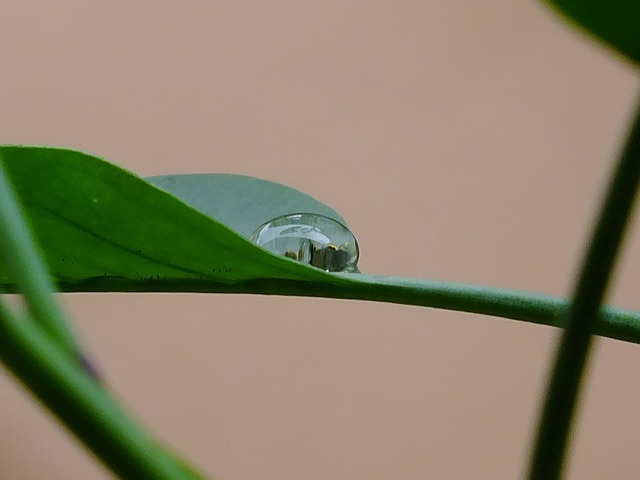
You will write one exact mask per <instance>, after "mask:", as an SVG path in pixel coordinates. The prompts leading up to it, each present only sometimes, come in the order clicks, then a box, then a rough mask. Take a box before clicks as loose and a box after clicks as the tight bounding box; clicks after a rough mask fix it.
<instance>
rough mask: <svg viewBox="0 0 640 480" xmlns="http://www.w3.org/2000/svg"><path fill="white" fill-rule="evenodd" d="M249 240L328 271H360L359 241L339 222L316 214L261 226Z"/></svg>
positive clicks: (300, 214) (284, 217)
mask: <svg viewBox="0 0 640 480" xmlns="http://www.w3.org/2000/svg"><path fill="white" fill-rule="evenodd" d="M249 239H250V240H251V241H252V242H253V243H255V244H256V245H259V246H260V247H262V248H264V249H265V250H268V251H270V252H271V253H275V254H278V255H284V256H285V257H288V258H291V259H293V260H297V261H299V262H301V263H304V264H307V265H311V266H313V267H317V268H320V269H322V270H325V271H327V272H354V271H357V265H358V257H359V255H360V252H359V248H358V242H357V240H356V238H355V237H354V236H353V234H352V233H351V231H350V230H349V229H348V228H347V227H345V226H344V225H343V224H341V223H340V222H338V221H336V220H334V219H332V218H329V217H326V216H324V215H319V214H316V213H292V214H287V215H283V216H281V217H276V218H274V219H272V220H269V221H268V222H267V223H265V224H263V225H262V226H260V227H259V228H258V229H257V230H256V231H255V232H254V233H253V235H251V237H249Z"/></svg>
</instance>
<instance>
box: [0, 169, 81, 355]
mask: <svg viewBox="0 0 640 480" xmlns="http://www.w3.org/2000/svg"><path fill="white" fill-rule="evenodd" d="M40 258H41V255H40V252H38V249H37V247H36V245H35V243H34V242H33V240H32V236H31V233H30V232H29V229H28V227H27V223H26V221H25V216H24V215H23V214H22V212H21V209H20V205H19V203H18V201H17V199H16V196H15V194H14V192H13V187H12V185H11V183H10V181H9V178H8V176H7V175H6V173H5V168H4V164H3V160H2V157H1V156H0V260H1V261H2V262H4V263H5V264H6V265H7V267H8V269H9V271H10V272H11V275H12V277H13V278H14V280H15V283H16V284H17V286H18V289H19V291H20V293H22V295H23V296H24V298H25V303H26V305H27V307H28V309H29V311H30V313H31V316H32V317H33V318H34V319H35V320H36V321H37V322H39V323H40V325H41V326H42V328H43V329H44V330H45V331H46V332H47V333H48V334H49V335H50V336H51V338H52V339H54V340H55V341H56V342H57V343H58V344H59V345H60V346H61V347H62V349H63V350H65V351H67V352H68V353H69V354H70V355H72V356H73V357H75V358H76V359H78V360H79V361H80V362H81V363H82V364H83V365H87V361H86V359H84V358H83V357H82V354H81V352H80V348H79V347H78V344H77V342H76V339H75V338H74V335H73V333H72V332H71V329H70V328H69V326H68V325H67V322H66V319H65V317H64V314H63V313H62V309H61V308H60V306H59V305H58V303H57V302H56V301H55V299H54V298H53V295H52V292H53V291H54V287H53V284H52V282H51V279H50V277H49V273H48V272H47V271H46V268H45V267H44V266H43V264H42V262H41V261H40Z"/></svg>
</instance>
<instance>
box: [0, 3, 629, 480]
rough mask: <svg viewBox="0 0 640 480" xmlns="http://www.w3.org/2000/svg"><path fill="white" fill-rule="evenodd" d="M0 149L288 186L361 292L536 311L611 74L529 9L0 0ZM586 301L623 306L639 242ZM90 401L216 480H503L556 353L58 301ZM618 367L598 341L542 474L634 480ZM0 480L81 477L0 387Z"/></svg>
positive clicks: (620, 111)
mask: <svg viewBox="0 0 640 480" xmlns="http://www.w3.org/2000/svg"><path fill="white" fill-rule="evenodd" d="M0 52H1V54H0V72H2V73H1V74H0V106H1V108H0V142H1V143H17V144H43V145H55V146H64V147H72V148H77V149H80V150H84V151H87V152H89V153H93V154H95V155H98V156H100V157H102V158H105V159H108V160H109V161H112V162H114V163H117V164H119V165H121V166H123V167H125V168H127V169H129V170H132V171H133V172H135V173H137V174H139V175H141V176H149V175H158V174H165V173H201V172H229V173H240V174H247V175H253V176H257V177H261V178H265V179H268V180H272V181H276V182H280V183H284V184H287V185H290V186H293V187H295V188H297V189H300V190H302V191H304V192H306V193H308V194H310V195H312V196H314V197H316V198H317V199H319V200H321V201H323V202H325V203H327V204H329V205H331V206H332V207H333V208H335V209H336V210H337V211H339V212H340V213H341V214H342V215H343V216H344V217H345V218H346V219H347V221H348V222H349V224H350V227H351V229H352V230H353V232H355V234H356V236H357V237H358V239H359V242H360V246H361V250H362V258H361V263H360V268H361V270H362V271H363V272H367V273H381V274H393V275H402V276H412V277H423V278H432V279H440V280H448V281H458V282H465V283H473V284H482V285H491V286H496V287H509V288H515V289H522V290H530V291H533V292H538V293H545V294H552V295H559V296H563V295H566V294H567V293H568V292H569V291H570V288H571V285H572V277H573V274H574V272H575V271H576V267H577V262H578V261H579V260H580V256H581V252H582V245H583V240H584V238H585V235H586V234H587V232H588V231H589V229H590V226H591V222H592V216H593V212H594V209H595V208H596V207H597V205H598V197H599V194H600V191H601V188H602V186H603V184H604V181H605V179H606V177H607V175H608V173H609V168H610V165H611V160H612V158H613V156H614V155H615V153H616V151H617V150H618V147H619V145H620V142H621V139H622V136H623V134H624V132H625V128H626V127H625V125H626V123H627V121H628V120H629V118H630V114H631V112H632V109H633V105H634V103H635V93H636V85H637V72H634V71H633V70H632V69H631V67H630V66H629V65H627V64H625V63H624V62H623V61H621V60H620V59H618V58H615V57H614V56H612V55H610V54H609V52H607V51H606V50H605V49H604V48H601V47H599V46H597V45H595V44H594V43H593V42H591V41H589V40H588V39H586V38H585V37H583V36H582V35H581V34H579V33H578V32H577V31H574V30H572V29H571V28H569V27H568V26H566V25H565V24H563V22H561V21H560V20H559V18H557V17H556V16H555V15H554V14H553V13H552V12H551V11H549V10H547V9H546V8H544V6H543V5H541V4H539V3H538V2H535V1H531V0H515V1H514V0H490V1H487V2H462V3H460V2H449V1H445V0H431V1H428V2H411V1H404V2H382V1H362V0H361V1H352V2H339V1H324V2H311V1H272V2H259V1H245V2H231V1H226V2H204V1H193V2H182V3H178V2H153V3H151V2H79V1H57V2H35V1H4V2H2V15H0ZM635 223H636V222H634V224H632V230H631V232H632V234H630V235H629V236H628V238H627V243H626V249H625V253H624V256H623V257H622V259H621V260H622V264H621V267H620V268H619V269H618V276H617V279H616V282H615V285H614V288H613V289H612V291H611V295H610V299H609V302H610V303H612V304H615V305H617V306H621V307H626V308H632V309H636V310H638V309H640V298H639V296H638V285H639V284H640V267H639V262H640V242H639V240H640V236H639V235H638V233H637V228H636V227H637V225H635ZM60 298H61V300H62V301H63V303H64V305H65V308H66V310H67V312H68V313H69V315H70V317H71V318H72V321H73V324H74V325H75V327H76V328H77V330H78V331H79V335H80V336H81V338H82V340H83V342H84V344H85V345H86V347H87V349H88V350H89V351H90V352H91V354H92V355H93V357H94V358H95V359H96V361H97V363H98V364H99V365H100V367H101V368H102V370H103V373H104V375H105V377H106V379H107V381H108V383H109V385H110V386H111V387H112V388H113V390H114V391H115V392H116V395H117V397H118V398H119V399H120V400H121V401H122V403H123V404H124V405H126V407H127V408H128V409H129V410H130V411H131V412H132V413H133V415H135V416H136V417H137V418H138V419H139V420H140V421H141V422H142V423H143V424H144V425H145V426H147V427H148V428H149V429H150V430H151V431H152V432H154V434H155V435H157V436H158V438H160V439H162V440H163V441H164V442H166V443H168V444H169V445H171V446H173V447H175V448H176V449H177V450H178V451H179V452H181V453H182V454H183V455H184V456H185V457H186V458H187V459H189V460H191V461H193V463H194V464H195V465H196V466H198V467H199V468H201V469H202V470H203V471H205V472H207V473H208V474H210V475H212V476H215V477H216V478H218V479H220V480H249V479H263V480H265V479H266V480H269V479H273V480H275V479H278V480H286V479H291V480H299V479H307V480H311V479H324V478H336V479H367V480H372V479H380V480H382V479H392V478H402V479H404V480H410V479H425V478H431V479H463V478H473V479H477V478H481V479H503V478H504V479H513V478H520V477H521V476H522V473H523V472H524V470H525V468H526V465H527V461H528V455H529V448H530V445H531V440H532V434H533V430H534V426H535V420H536V419H537V409H538V406H539V400H540V395H541V394H542V392H543V387H544V385H545V383H546V374H547V371H548V366H549V362H550V358H551V355H552V353H553V352H554V347H555V340H556V335H557V331H556V330H555V329H552V328H548V327H543V326H534V325H529V324H524V323H520V322H513V321H509V320H504V319H498V318H490V317H482V316H478V315H471V314H464V313H454V312H447V311H440V310H434V309H426V308H418V307H408V306H398V305H385V304H374V303H364V302H356V301H346V300H329V299H308V298H284V297H275V296H274V297H269V296H257V295H255V296H251V295H190V294H176V295H168V294H142V295H141V294H98V295H96V294H73V295H62V296H61V297H60ZM639 362H640V346H637V345H631V344H626V343H623V342H619V341H614V340H608V339H598V340H597V342H596V348H595V349H594V354H593V356H592V362H591V369H590V372H589V378H588V382H587V384H586V389H585V391H584V393H585V395H584V396H583V401H582V403H581V410H580V413H579V416H578V424H577V428H576V430H575V435H574V437H573V439H574V440H573V443H572V449H571V456H570V459H569V463H568V475H567V478H569V479H600V478H635V477H636V476H637V472H638V471H639V470H640V456H639V455H638V451H639V450H640V433H639V432H640V413H639V411H638V408H637V407H638V405H639V404H640V373H639V369H638V365H639ZM0 399H1V400H0V401H1V404H2V410H1V414H0V477H1V478H6V479H12V480H33V479H43V478H47V479H70V478H73V479H80V478H82V479H105V478H110V474H109V473H108V472H106V471H105V470H104V469H103V467H101V466H100V465H99V464H97V463H96V462H95V461H94V460H93V458H92V457H91V456H88V455H87V454H86V453H85V451H84V450H83V447H81V446H80V445H79V444H78V443H77V442H76V441H75V440H74V439H73V438H72V437H70V436H69V435H68V434H67V433H66V431H65V430H64V429H61V428H60V427H59V425H58V424H57V423H56V421H55V420H53V419H52V418H50V417H49V415H48V414H47V413H46V412H45V411H43V410H42V409H41V408H40V406H39V405H37V404H36V403H34V402H33V401H32V398H31V396H30V395H29V394H28V393H27V392H25V390H23V388H22V387H21V385H19V384H18V383H16V382H15V381H14V380H13V378H11V377H9V376H8V374H6V373H4V374H2V375H1V376H0Z"/></svg>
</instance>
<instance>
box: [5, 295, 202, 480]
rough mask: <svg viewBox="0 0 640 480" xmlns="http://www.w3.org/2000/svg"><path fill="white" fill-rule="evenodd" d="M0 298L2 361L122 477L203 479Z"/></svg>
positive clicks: (40, 331) (156, 479)
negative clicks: (169, 451)
mask: <svg viewBox="0 0 640 480" xmlns="http://www.w3.org/2000/svg"><path fill="white" fill-rule="evenodd" d="M24 320H25V319H22V318H18V317H17V316H16V315H15V314H13V313H12V312H11V311H10V310H9V309H8V308H7V307H6V306H5V305H4V303H3V302H2V300H0V360H1V361H2V362H3V363H4V365H5V366H6V367H7V368H8V369H9V370H10V371H11V372H12V373H13V374H14V375H15V376H16V377H17V378H18V379H19V380H21V381H22V382H23V383H24V384H25V385H26V386H27V387H28V388H29V390H31V391H32V392H33V393H34V394H35V395H36V396H37V397H38V398H39V399H40V400H41V401H42V402H43V403H44V404H45V405H46V406H47V407H48V408H49V409H50V410H51V411H52V412H53V413H54V414H55V415H56V416H57V417H58V418H59V419H60V420H61V421H62V422H63V423H64V424H65V425H66V426H67V427H68V428H69V429H70V430H71V431H72V432H73V433H74V434H75V435H76V436H77V437H78V438H79V439H80V440H81V441H82V442H83V443H84V444H85V445H86V446H87V447H88V448H89V449H90V450H91V451H92V452H93V453H94V454H95V455H96V456H97V457H98V458H100V459H101V460H102V461H103V462H104V463H105V464H106V465H107V466H108V467H109V468H110V469H111V470H112V471H113V472H114V473H115V474H117V475H119V476H120V477H121V478H130V479H136V480H144V479H149V480H152V479H153V480H158V479H172V480H176V479H189V480H193V479H195V478H201V477H199V476H197V475H196V474H195V473H194V472H193V471H191V470H189V469H188V467H186V466H185V465H183V464H181V462H179V461H178V460H175V459H174V458H173V457H171V456H170V455H168V454H167V453H166V452H165V450H163V449H162V448H160V447H159V446H158V445H157V444H156V443H155V442H154V441H153V440H152V439H151V438H149V437H148V436H147V435H146V434H145V433H144V432H143V431H142V430H140V428H138V427H137V426H136V425H135V424H134V423H133V422H131V421H130V420H129V419H128V417H127V415H126V414H125V413H124V412H123V411H122V410H121V408H120V407H119V406H118V405H117V404H116V403H115V402H114V401H113V400H112V399H111V398H110V397H109V395H108V394H107V393H106V391H105V390H104V388H102V387H101V386H100V385H98V384H97V383H96V382H95V381H93V379H92V378H91V377H90V376H89V375H88V374H87V373H86V372H84V371H83V370H81V369H79V368H77V365H76V364H75V363H74V362H73V361H72V360H71V359H70V358H69V356H68V354H67V353H66V352H64V351H63V350H62V349H61V347H60V346H59V345H58V344H56V343H53V342H52V341H51V339H50V338H49V336H48V334H47V333H45V332H44V331H43V330H42V329H41V327H40V326H39V325H38V324H36V323H35V322H28V321H24Z"/></svg>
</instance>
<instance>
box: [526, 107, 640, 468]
mask: <svg viewBox="0 0 640 480" xmlns="http://www.w3.org/2000/svg"><path fill="white" fill-rule="evenodd" d="M639 183H640V105H638V107H637V110H636V113H635V117H634V119H633V123H632V127H631V130H630V132H629V134H628V137H627V141H626V144H625V147H624V149H623V151H622V153H621V155H620V158H619V160H618V163H617V166H616V168H615V171H614V173H613V175H612V177H611V180H610V184H609V187H608V189H607V192H606V195H605V197H604V202H603V205H602V207H601V211H600V215H599V217H598V220H597V222H596V225H595V228H594V230H593V232H592V236H591V241H590V243H589V246H588V248H587V251H586V254H585V257H584V260H583V263H582V267H581V270H580V273H579V276H578V279H577V283H576V286H575V289H574V293H573V296H572V301H571V303H570V305H569V308H568V311H567V313H566V325H567V326H566V329H565V330H564V332H563V334H562V337H561V339H560V343H559V346H558V350H557V354H556V360H555V364H554V367H553V372H552V374H551V378H550V380H549V386H548V390H547V395H546V398H545V401H544V406H543V409H542V414H541V417H540V423H539V427H538V433H537V437H536V442H535V446H534V450H533V455H532V461H531V466H530V471H529V479H530V480H554V479H558V478H560V476H561V474H562V468H563V462H564V456H565V450H566V444H567V440H568V438H569V433H570V430H571V423H572V420H573V417H574V411H575V408H576V403H577V400H578V394H579V391H580V385H581V381H582V377H583V373H584V371H585V367H586V363H587V360H588V356H589V347H590V345H591V339H592V333H593V331H594V329H595V326H596V323H597V320H598V315H599V311H600V306H601V304H602V302H603V300H604V297H605V293H606V290H607V285H608V283H609V279H610V277H611V275H612V273H613V269H614V265H615V260H616V256H617V253H618V250H619V247H620V244H621V242H622V238H623V236H624V232H625V228H626V226H627V223H628V220H629V217H630V214H631V212H632V210H633V204H634V200H635V196H636V191H637V190H638V185H639Z"/></svg>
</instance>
